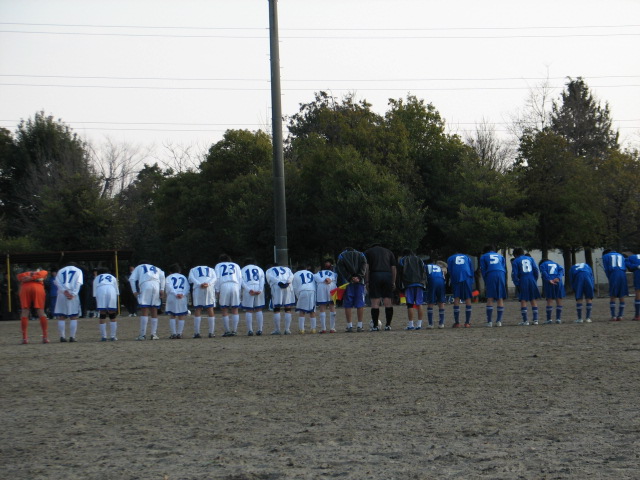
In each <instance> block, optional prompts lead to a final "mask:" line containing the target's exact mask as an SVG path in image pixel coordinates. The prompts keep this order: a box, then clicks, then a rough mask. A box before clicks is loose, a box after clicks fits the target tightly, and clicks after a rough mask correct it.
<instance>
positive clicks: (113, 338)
mask: <svg viewBox="0 0 640 480" xmlns="http://www.w3.org/2000/svg"><path fill="white" fill-rule="evenodd" d="M109 341H110V342H117V341H118V339H117V338H116V337H111V338H110V339H109Z"/></svg>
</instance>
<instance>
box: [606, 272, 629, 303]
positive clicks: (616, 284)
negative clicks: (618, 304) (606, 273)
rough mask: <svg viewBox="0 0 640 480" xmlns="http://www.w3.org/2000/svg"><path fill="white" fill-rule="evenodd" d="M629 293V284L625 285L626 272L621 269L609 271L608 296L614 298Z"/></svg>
mask: <svg viewBox="0 0 640 480" xmlns="http://www.w3.org/2000/svg"><path fill="white" fill-rule="evenodd" d="M627 295H629V286H628V285H627V274H626V273H624V272H623V271H622V270H615V271H613V272H611V276H610V277H609V296H610V297H615V298H621V297H626V296H627Z"/></svg>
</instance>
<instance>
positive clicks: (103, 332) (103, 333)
mask: <svg viewBox="0 0 640 480" xmlns="http://www.w3.org/2000/svg"><path fill="white" fill-rule="evenodd" d="M100 336H101V337H102V338H106V337H107V324H106V323H101V324H100Z"/></svg>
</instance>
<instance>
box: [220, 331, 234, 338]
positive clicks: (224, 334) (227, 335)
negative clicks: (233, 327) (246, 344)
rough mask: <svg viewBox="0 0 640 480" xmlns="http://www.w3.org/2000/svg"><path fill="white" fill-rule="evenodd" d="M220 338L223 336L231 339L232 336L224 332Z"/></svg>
mask: <svg viewBox="0 0 640 480" xmlns="http://www.w3.org/2000/svg"><path fill="white" fill-rule="evenodd" d="M222 336H223V337H231V336H232V335H231V332H224V333H223V334H222Z"/></svg>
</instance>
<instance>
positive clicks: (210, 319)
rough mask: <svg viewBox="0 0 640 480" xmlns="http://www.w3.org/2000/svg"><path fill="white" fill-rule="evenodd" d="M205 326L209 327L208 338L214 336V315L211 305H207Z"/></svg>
mask: <svg viewBox="0 0 640 480" xmlns="http://www.w3.org/2000/svg"><path fill="white" fill-rule="evenodd" d="M207 326H208V327H209V332H208V333H209V338H214V337H215V336H216V316H215V312H214V309H213V306H211V307H207Z"/></svg>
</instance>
